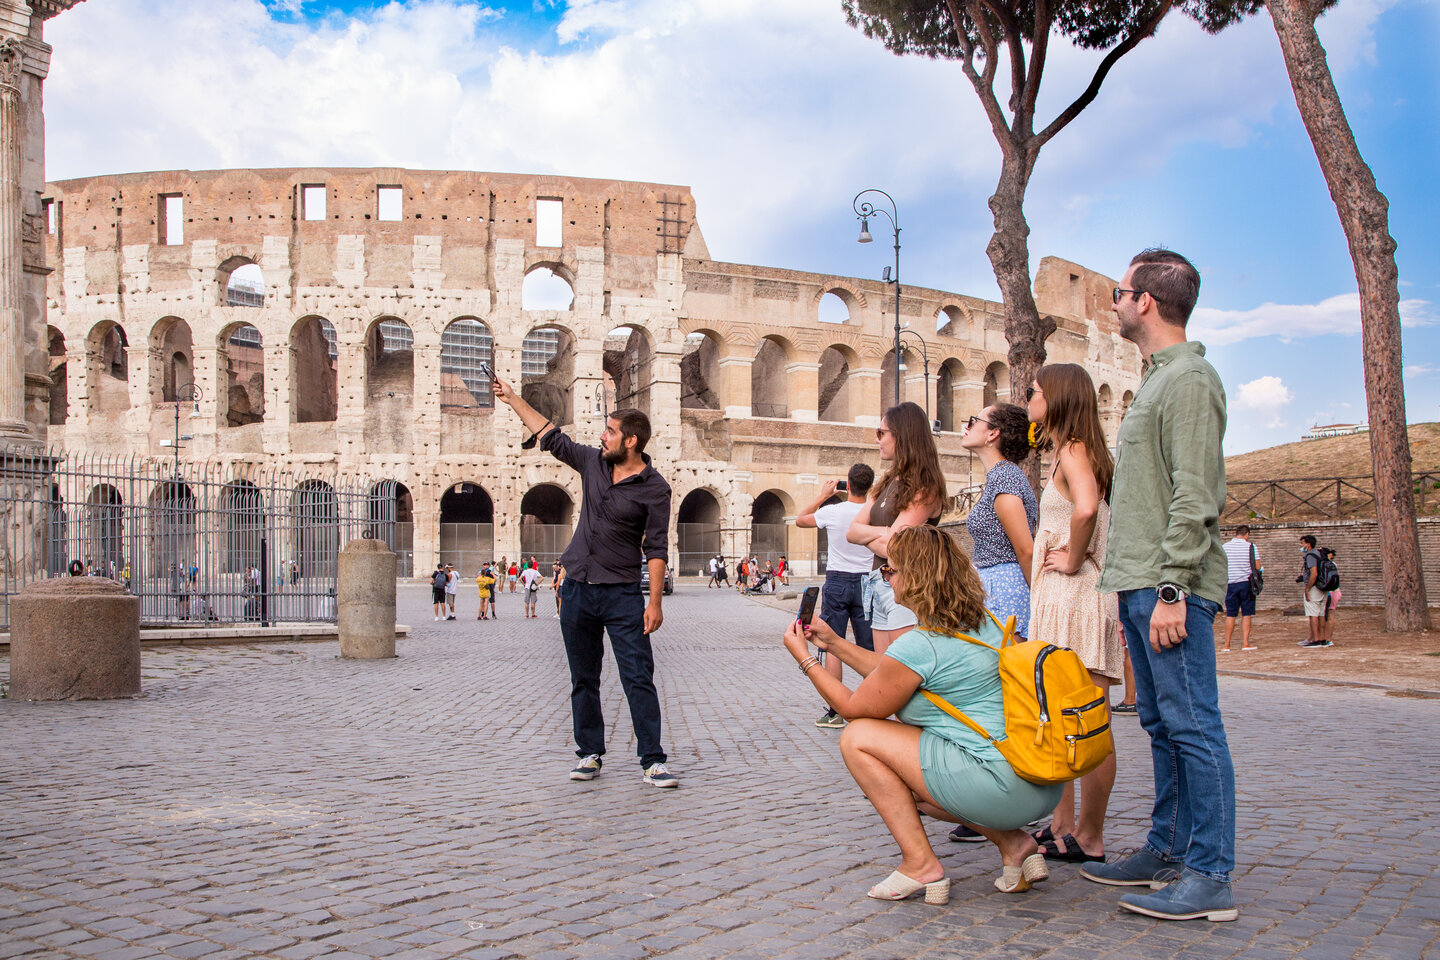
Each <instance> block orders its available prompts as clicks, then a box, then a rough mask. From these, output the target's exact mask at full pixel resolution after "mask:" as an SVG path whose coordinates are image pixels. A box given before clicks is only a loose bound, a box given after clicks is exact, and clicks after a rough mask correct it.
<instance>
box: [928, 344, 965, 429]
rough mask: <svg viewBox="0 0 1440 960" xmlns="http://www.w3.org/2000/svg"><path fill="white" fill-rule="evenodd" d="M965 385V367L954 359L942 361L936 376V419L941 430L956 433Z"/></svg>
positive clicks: (949, 358) (948, 358)
mask: <svg viewBox="0 0 1440 960" xmlns="http://www.w3.org/2000/svg"><path fill="white" fill-rule="evenodd" d="M964 383H965V365H964V364H962V363H961V362H960V361H959V360H957V359H955V358H954V357H947V358H946V359H945V360H943V361H941V363H940V369H939V370H938V371H936V374H935V419H936V420H939V421H940V429H941V431H943V432H945V433H954V432H955V430H956V429H957V427H956V417H955V409H956V407H957V406H959V405H960V402H961V398H960V390H961V389H962V386H963V384H964Z"/></svg>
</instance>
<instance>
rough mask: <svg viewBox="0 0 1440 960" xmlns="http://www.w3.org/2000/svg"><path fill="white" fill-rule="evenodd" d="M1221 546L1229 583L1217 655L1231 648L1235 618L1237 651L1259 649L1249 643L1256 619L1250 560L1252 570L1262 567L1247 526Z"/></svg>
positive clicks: (1237, 531)
mask: <svg viewBox="0 0 1440 960" xmlns="http://www.w3.org/2000/svg"><path fill="white" fill-rule="evenodd" d="M1224 547H1225V560H1226V563H1227V564H1228V565H1229V568H1230V572H1229V574H1228V576H1229V581H1230V582H1229V583H1228V584H1227V585H1226V587H1225V646H1223V647H1221V648H1220V652H1221V653H1226V652H1228V651H1229V649H1230V637H1231V635H1232V634H1234V632H1235V618H1236V617H1239V618H1240V649H1241V650H1258V649H1259V647H1257V646H1255V645H1254V644H1253V643H1251V642H1250V618H1251V617H1253V616H1255V592H1254V591H1253V590H1252V589H1251V588H1250V570H1251V558H1252V557H1253V558H1254V569H1256V570H1261V569H1263V568H1262V567H1261V566H1260V554H1259V553H1258V552H1256V550H1255V545H1254V544H1253V543H1251V542H1250V527H1249V526H1247V525H1246V524H1243V523H1242V524H1240V526H1238V527H1236V528H1235V536H1234V537H1232V538H1231V539H1229V540H1226V541H1225V543H1224Z"/></svg>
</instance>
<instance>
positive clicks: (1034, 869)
mask: <svg viewBox="0 0 1440 960" xmlns="http://www.w3.org/2000/svg"><path fill="white" fill-rule="evenodd" d="M1049 879H1050V868H1049V867H1048V866H1046V865H1045V856H1044V854H1040V853H1032V854H1030V856H1028V857H1026V858H1025V859H1024V860H1023V861H1021V863H1020V866H1018V867H1011V866H1006V867H1003V868H1002V869H1001V871H1000V876H999V878H998V879H996V881H995V889H996V890H999V891H1000V892H1001V893H1023V892H1025V891H1026V890H1029V889H1030V887H1031V885H1032V884H1036V883H1040V882H1042V881H1045V880H1049Z"/></svg>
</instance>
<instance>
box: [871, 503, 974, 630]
mask: <svg viewBox="0 0 1440 960" xmlns="http://www.w3.org/2000/svg"><path fill="white" fill-rule="evenodd" d="M890 563H891V564H892V565H894V566H895V567H896V568H897V569H899V570H900V573H901V576H902V578H903V579H901V581H900V589H899V590H897V591H896V592H895V600H896V601H897V602H898V603H900V604H901V605H903V606H905V607H907V608H909V610H910V611H911V612H912V613H914V614H915V619H916V620H917V621H919V623H920V626H921V628H922V629H925V630H936V631H938V632H940V633H967V632H973V631H974V630H976V629H978V628H979V627H980V625H981V623H982V622H983V621H984V619H985V584H983V583H981V581H980V574H979V573H977V572H976V570H975V565H974V564H972V563H971V562H970V558H969V557H967V556H966V555H965V551H964V550H961V549H960V545H959V544H958V543H956V542H955V538H954V537H952V536H951V535H950V534H948V533H946V532H945V531H944V530H941V529H940V528H939V527H931V526H918V527H906V528H905V529H903V530H901V531H899V532H898V533H896V534H895V535H894V536H892V537H891V538H890Z"/></svg>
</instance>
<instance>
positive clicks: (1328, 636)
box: [1320, 547, 1340, 647]
mask: <svg viewBox="0 0 1440 960" xmlns="http://www.w3.org/2000/svg"><path fill="white" fill-rule="evenodd" d="M1320 554H1321V556H1323V557H1324V558H1325V561H1326V563H1328V564H1329V566H1330V567H1331V568H1333V567H1334V566H1335V551H1334V550H1331V549H1330V548H1329V547H1321V548H1320ZM1322 568H1323V565H1322ZM1325 597H1326V602H1325V623H1324V625H1323V626H1324V632H1323V633H1322V634H1321V638H1322V639H1323V640H1324V641H1325V646H1327V647H1333V646H1334V645H1335V611H1336V608H1337V607H1339V606H1340V588H1339V587H1338V586H1337V587H1336V588H1335V589H1334V590H1327V591H1326V593H1325Z"/></svg>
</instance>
